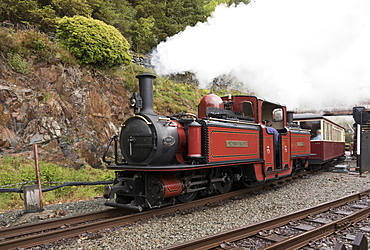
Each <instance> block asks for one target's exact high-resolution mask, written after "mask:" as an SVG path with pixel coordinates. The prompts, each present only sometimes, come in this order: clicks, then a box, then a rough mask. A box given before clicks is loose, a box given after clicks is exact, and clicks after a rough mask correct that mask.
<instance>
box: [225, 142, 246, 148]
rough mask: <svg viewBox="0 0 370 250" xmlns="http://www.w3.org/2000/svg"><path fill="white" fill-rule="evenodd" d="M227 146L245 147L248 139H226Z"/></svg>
mask: <svg viewBox="0 0 370 250" xmlns="http://www.w3.org/2000/svg"><path fill="white" fill-rule="evenodd" d="M226 147H227V148H247V147H248V141H226Z"/></svg>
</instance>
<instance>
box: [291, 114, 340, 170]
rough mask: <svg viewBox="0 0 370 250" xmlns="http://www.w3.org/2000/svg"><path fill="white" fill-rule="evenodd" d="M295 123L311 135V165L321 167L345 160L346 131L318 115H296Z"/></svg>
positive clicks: (309, 159)
mask: <svg viewBox="0 0 370 250" xmlns="http://www.w3.org/2000/svg"><path fill="white" fill-rule="evenodd" d="M294 122H295V123H297V124H298V125H299V126H300V127H301V128H305V129H307V130H309V131H310V133H311V136H310V138H311V152H312V155H311V156H310V157H309V158H308V161H309V164H312V165H320V164H324V163H326V162H330V161H334V160H338V159H341V158H344V155H345V129H344V128H343V127H342V126H340V125H338V124H336V123H334V122H333V121H331V120H329V119H327V118H325V117H324V116H321V115H316V114H294Z"/></svg>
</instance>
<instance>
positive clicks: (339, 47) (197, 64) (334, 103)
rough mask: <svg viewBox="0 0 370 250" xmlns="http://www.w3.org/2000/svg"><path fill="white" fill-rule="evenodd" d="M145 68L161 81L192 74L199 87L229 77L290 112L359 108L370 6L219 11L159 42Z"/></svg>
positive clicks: (368, 78)
mask: <svg viewBox="0 0 370 250" xmlns="http://www.w3.org/2000/svg"><path fill="white" fill-rule="evenodd" d="M152 64H153V65H154V67H155V70H156V73H157V74H159V75H163V76H166V75H168V74H175V73H183V72H186V71H190V72H193V73H194V74H195V76H196V78H197V79H198V81H199V83H200V87H201V88H207V87H209V85H210V83H211V82H212V80H213V79H214V78H215V77H218V76H220V75H225V74H226V75H232V76H233V77H235V78H236V79H238V80H239V81H240V82H242V83H243V88H245V89H247V90H249V91H251V92H253V93H254V94H255V95H257V96H258V97H261V98H264V99H266V100H269V101H272V102H279V103H281V104H284V105H286V106H287V107H288V109H289V110H294V109H298V110H309V109H341V108H348V107H349V108H352V107H353V106H359V105H362V104H363V102H364V101H366V100H369V99H370V1H369V0H346V1H345V0H310V1H308V0H280V1H276V0H255V1H252V4H249V5H244V4H241V5H238V6H232V7H229V8H228V7H226V6H224V5H220V6H218V7H217V8H216V10H215V11H214V13H213V14H212V16H211V17H210V18H208V20H207V22H204V23H198V24H196V25H195V26H194V27H187V28H186V29H185V30H184V31H183V32H180V33H178V34H176V35H174V36H172V37H168V38H167V40H166V41H164V42H162V43H160V44H159V45H158V46H157V48H155V50H154V51H153V54H152Z"/></svg>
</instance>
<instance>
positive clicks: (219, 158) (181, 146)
mask: <svg viewBox="0 0 370 250" xmlns="http://www.w3.org/2000/svg"><path fill="white" fill-rule="evenodd" d="M137 78H138V79H139V87H140V94H137V93H135V94H134V95H133V96H132V98H131V107H132V108H133V109H134V114H133V115H132V116H131V117H130V118H128V119H127V120H126V121H125V122H124V123H123V125H122V127H121V132H120V135H119V136H118V135H114V136H112V137H111V140H110V142H109V143H108V145H107V149H106V151H105V154H104V156H103V161H104V162H106V163H107V164H108V165H107V168H108V169H110V170H114V171H115V174H116V178H115V181H114V185H112V186H109V185H108V186H106V188H105V192H104V197H106V198H109V199H110V201H107V202H106V205H108V206H114V207H122V208H126V209H131V210H135V211H142V210H143V209H150V208H155V207H161V206H165V205H170V204H174V203H177V202H189V201H191V200H193V199H194V198H195V197H196V196H198V195H212V194H214V193H226V192H229V191H230V189H231V188H232V186H233V184H235V183H240V184H243V185H245V186H250V185H254V184H255V183H258V182H265V181H269V180H275V179H279V178H283V177H285V176H289V175H291V174H292V173H293V172H294V171H301V170H304V169H305V168H306V167H307V166H308V157H309V156H310V155H311V150H310V133H309V131H308V130H305V129H302V128H300V127H298V126H288V125H287V124H288V121H287V111H286V107H285V106H283V105H280V104H278V103H273V102H269V101H266V100H264V99H260V98H257V97H255V96H244V95H237V96H231V95H229V96H224V97H219V96H217V95H215V94H208V95H206V96H204V97H203V99H202V100H201V101H200V104H199V107H198V114H191V113H186V112H181V113H177V114H173V115H170V116H163V115H159V114H157V113H155V112H154V110H153V81H154V79H155V76H154V75H153V74H148V73H144V74H140V75H138V76H137ZM266 121H269V125H266V124H267V123H266ZM289 123H290V122H289ZM272 130H274V131H275V132H274V133H273V132H271V131H272ZM112 143H113V144H114V153H113V156H112V157H113V158H114V162H112V161H110V160H109V159H108V154H109V152H110V146H111V144H112ZM112 200H113V201H112Z"/></svg>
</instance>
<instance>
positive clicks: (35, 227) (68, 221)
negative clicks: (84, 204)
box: [0, 208, 122, 239]
mask: <svg viewBox="0 0 370 250" xmlns="http://www.w3.org/2000/svg"><path fill="white" fill-rule="evenodd" d="M119 214H122V211H120V210H119V209H115V208H113V209H107V210H103V211H98V212H92V213H87V214H81V215H75V216H70V217H64V218H58V219H52V220H45V221H41V222H36V223H32V224H24V225H19V226H14V227H7V228H2V229H0V236H1V238H2V239H6V238H11V237H16V236H21V235H25V234H30V233H36V232H40V231H46V230H51V229H54V228H60V227H62V226H66V225H73V224H78V223H83V222H86V221H89V220H99V219H104V218H108V217H112V216H117V215H119Z"/></svg>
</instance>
